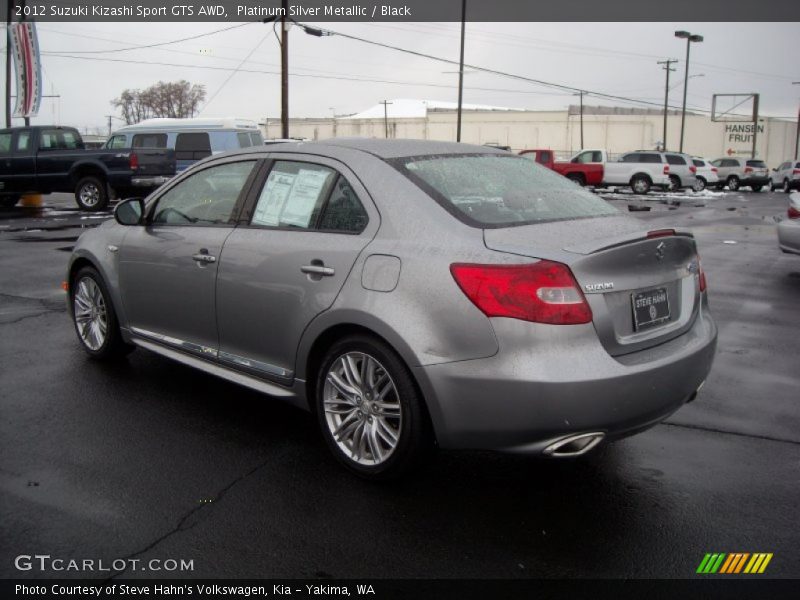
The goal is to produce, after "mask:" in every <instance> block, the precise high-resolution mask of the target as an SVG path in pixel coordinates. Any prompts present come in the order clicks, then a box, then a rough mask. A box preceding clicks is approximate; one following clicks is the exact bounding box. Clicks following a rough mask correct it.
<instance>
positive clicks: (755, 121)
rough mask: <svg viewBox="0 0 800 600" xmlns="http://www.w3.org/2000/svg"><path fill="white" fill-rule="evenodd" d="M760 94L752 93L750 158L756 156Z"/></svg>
mask: <svg viewBox="0 0 800 600" xmlns="http://www.w3.org/2000/svg"><path fill="white" fill-rule="evenodd" d="M760 96H761V94H753V151H752V152H751V154H752V156H751V157H750V158H755V157H756V138H757V137H758V100H759V97H760Z"/></svg>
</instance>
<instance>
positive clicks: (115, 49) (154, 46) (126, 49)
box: [53, 21, 254, 54]
mask: <svg viewBox="0 0 800 600" xmlns="http://www.w3.org/2000/svg"><path fill="white" fill-rule="evenodd" d="M253 23H254V21H249V22H247V23H239V24H238V25H232V26H231V27H224V28H222V29H216V30H214V31H208V32H206V33H201V34H198V35H193V36H190V37H186V38H181V39H179V40H172V41H169V42H159V43H157V44H145V45H143V46H130V47H128V48H113V49H111V50H53V52H69V53H70V54H109V53H112V52H128V51H129V50H142V49H145V48H157V47H161V46H169V45H171V44H179V43H181V42H188V41H191V40H197V39H200V38H203V37H208V36H209V35H214V34H217V33H222V32H223V31H230V30H231V29H238V28H239V27H244V26H246V25H252V24H253ZM109 41H111V40H109Z"/></svg>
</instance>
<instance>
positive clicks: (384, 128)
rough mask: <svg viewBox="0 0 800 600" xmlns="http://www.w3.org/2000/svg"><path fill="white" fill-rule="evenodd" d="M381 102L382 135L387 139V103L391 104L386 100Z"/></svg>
mask: <svg viewBox="0 0 800 600" xmlns="http://www.w3.org/2000/svg"><path fill="white" fill-rule="evenodd" d="M381 104H383V130H384V136H385V137H386V139H387V140H388V139H389V105H390V104H392V102H389V101H388V100H384V101H383V102H381Z"/></svg>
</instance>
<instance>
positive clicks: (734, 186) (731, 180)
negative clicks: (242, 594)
mask: <svg viewBox="0 0 800 600" xmlns="http://www.w3.org/2000/svg"><path fill="white" fill-rule="evenodd" d="M726 183H727V185H728V189H729V190H730V191H732V192H735V191H737V190H738V189H739V178H738V177H737V176H736V175H731V176H730V177H728V181H727V182H726Z"/></svg>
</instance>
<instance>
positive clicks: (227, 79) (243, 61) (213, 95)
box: [198, 35, 267, 115]
mask: <svg viewBox="0 0 800 600" xmlns="http://www.w3.org/2000/svg"><path fill="white" fill-rule="evenodd" d="M266 39H267V36H266V35H265V36H263V37H262V38H261V39H260V40H259V41H258V43H257V44H256V45H255V46H254V47H253V49H252V50H250V53H249V54H248V55H247V56H245V57H244V58H243V59H242V62H240V63H239V64H238V65H237V67H236V68H235V69H234V70H233V71H231V74H230V75H228V77H227V78H226V79H225V81H223V82H222V85H220V86H219V87H218V88H217V91H216V92H214V93H213V94H211V98H209V99H208V101H207V102H206V103H205V104H204V105H203V108H201V109H200V112H198V115H200V114H203V111H204V110H205V109H206V108H208V105H209V104H211V102H212V101H213V100H214V98H216V97H217V94H219V93H220V92H221V91H222V88H224V87H225V85H226V84H227V83H228V82H229V81H230V80H231V78H233V76H234V75H236V73H238V72H239V70H240V69H241V68H242V66H243V65H244V63H246V62H247V59H248V58H250V57H251V56H253V53H254V52H255V51H256V50H258V48H259V47H260V46H261V44H263V43H264V40H266Z"/></svg>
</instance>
